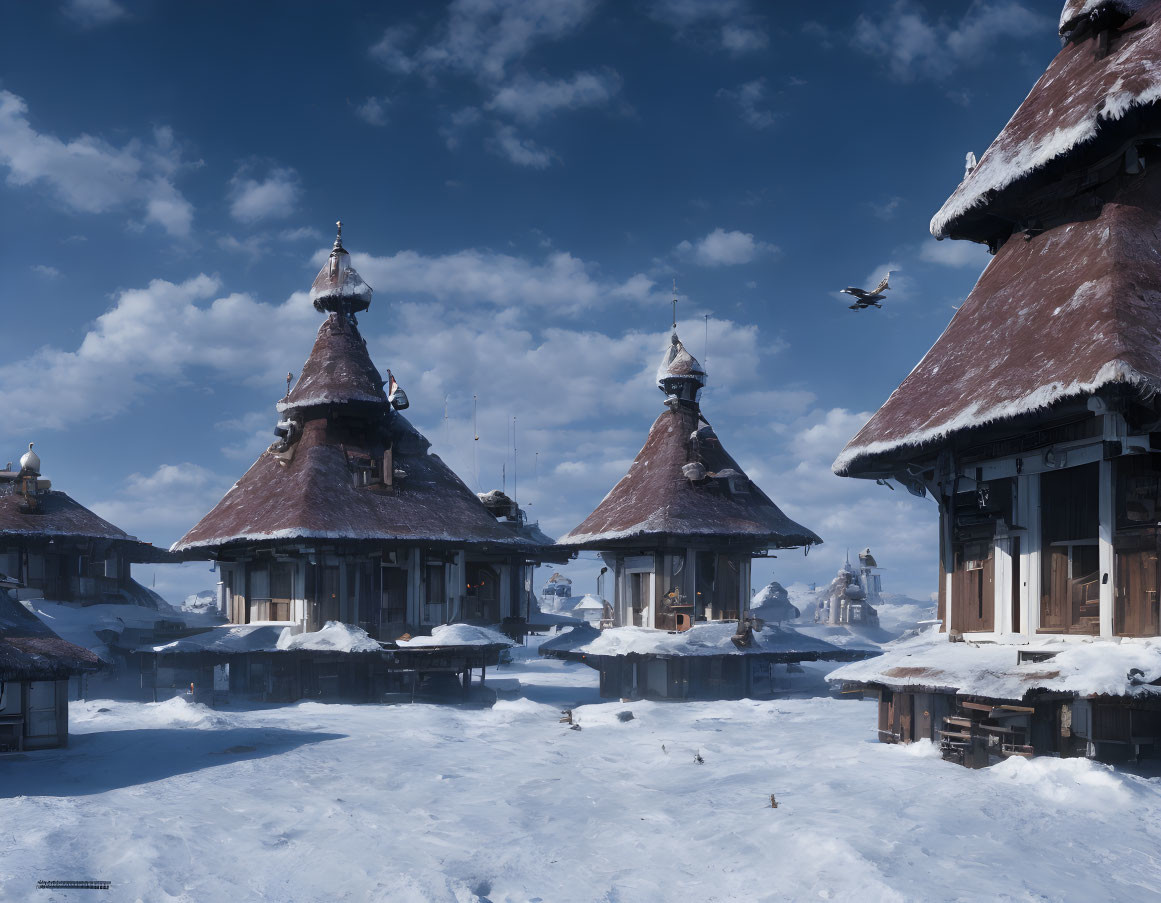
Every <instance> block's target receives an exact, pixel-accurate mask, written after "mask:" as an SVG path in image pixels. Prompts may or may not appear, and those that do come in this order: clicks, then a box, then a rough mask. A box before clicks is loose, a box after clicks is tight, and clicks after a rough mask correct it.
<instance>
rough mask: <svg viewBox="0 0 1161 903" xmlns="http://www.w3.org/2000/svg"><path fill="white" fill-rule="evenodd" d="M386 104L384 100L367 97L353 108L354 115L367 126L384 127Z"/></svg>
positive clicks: (385, 122)
mask: <svg viewBox="0 0 1161 903" xmlns="http://www.w3.org/2000/svg"><path fill="white" fill-rule="evenodd" d="M387 103H388V101H387V100H386V98H380V97H368V98H367V99H366V100H364V101H363V102H362V103H361V104H359V105H358V106H357V107H355V115H356V116H358V117H359V118H360V119H362V120H363V122H365V123H367V125H375V126H380V125H386V124H387Z"/></svg>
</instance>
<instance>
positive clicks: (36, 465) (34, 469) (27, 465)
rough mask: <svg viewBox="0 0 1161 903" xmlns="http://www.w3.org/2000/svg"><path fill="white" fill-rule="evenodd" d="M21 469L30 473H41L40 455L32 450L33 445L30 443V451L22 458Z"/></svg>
mask: <svg viewBox="0 0 1161 903" xmlns="http://www.w3.org/2000/svg"><path fill="white" fill-rule="evenodd" d="M20 469H21V470H27V471H29V472H30V473H35V474H39V473H40V455H38V454H37V453H36V452H34V451H33V450H32V443H31V442H29V443H28V451H26V452H25V453H24V454H23V455H21V456H20Z"/></svg>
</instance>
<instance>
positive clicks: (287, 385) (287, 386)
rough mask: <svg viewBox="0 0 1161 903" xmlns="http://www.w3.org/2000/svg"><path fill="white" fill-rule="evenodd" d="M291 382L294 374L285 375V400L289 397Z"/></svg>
mask: <svg viewBox="0 0 1161 903" xmlns="http://www.w3.org/2000/svg"><path fill="white" fill-rule="evenodd" d="M293 380H294V373H293V372H291V373H287V374H286V397H287V398H289V397H290V384H291V382H293Z"/></svg>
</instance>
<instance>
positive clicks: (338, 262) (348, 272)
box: [310, 220, 371, 316]
mask: <svg viewBox="0 0 1161 903" xmlns="http://www.w3.org/2000/svg"><path fill="white" fill-rule="evenodd" d="M335 227H336V228H337V230H338V232H337V233H336V235H335V244H334V247H332V248H331V253H330V257H329V258H327V262H326V263H325V264H324V265H323V268H322V269H321V270H319V273H318V275H317V276H315V279H314V284H313V285H312V286H311V287H310V300H311V301H312V302H314V307H315V310H318V311H322V312H326V311H330V312H332V313H341V314H344V315H346V316H351V315H353V314H355V313H357V312H359V311H361V310H366V309H367V308H368V307H370V306H371V286H369V285H367V283H366V282H364V281H363V277H362V276H360V275H359V274H358V273H356V272H355V268H354V267H353V266H351V255H350V254H348V253H347V250H346V248H344V247H343V223H342V220H339V221H338V222H336V223H335Z"/></svg>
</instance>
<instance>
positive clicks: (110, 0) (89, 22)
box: [62, 0, 128, 28]
mask: <svg viewBox="0 0 1161 903" xmlns="http://www.w3.org/2000/svg"><path fill="white" fill-rule="evenodd" d="M62 11H63V12H64V14H65V15H66V16H68V17H69V18H70V19H72V20H73V21H74V22H76V23H77V24H78V25H82V26H84V27H86V28H91V27H94V26H97V25H108V24H109V23H110V22H116V21H117V20H118V19H122V18H124V17H125V16H126V15H128V13H127V12H126V11H125V7H124V6H122V5H121V4H120V3H117V2H116V0H68V2H66V3H65V4H64V6H63V7H62Z"/></svg>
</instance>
